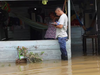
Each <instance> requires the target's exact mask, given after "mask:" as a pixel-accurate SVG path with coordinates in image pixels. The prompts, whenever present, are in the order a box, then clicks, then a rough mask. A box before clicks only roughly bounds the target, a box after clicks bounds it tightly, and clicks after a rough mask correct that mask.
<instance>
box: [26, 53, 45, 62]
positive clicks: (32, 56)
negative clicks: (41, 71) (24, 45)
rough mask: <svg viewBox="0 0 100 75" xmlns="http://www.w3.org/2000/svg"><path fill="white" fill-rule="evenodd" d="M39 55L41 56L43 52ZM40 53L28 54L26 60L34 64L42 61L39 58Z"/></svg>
mask: <svg viewBox="0 0 100 75" xmlns="http://www.w3.org/2000/svg"><path fill="white" fill-rule="evenodd" d="M41 53H42V54H43V53H44V52H41ZM41 53H40V54H38V53H35V54H34V53H33V52H30V53H28V55H27V58H28V60H29V62H31V63H36V62H41V61H43V59H42V58H40V55H41Z"/></svg>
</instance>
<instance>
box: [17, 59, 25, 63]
mask: <svg viewBox="0 0 100 75" xmlns="http://www.w3.org/2000/svg"><path fill="white" fill-rule="evenodd" d="M16 63H27V59H26V58H24V59H17V60H16Z"/></svg>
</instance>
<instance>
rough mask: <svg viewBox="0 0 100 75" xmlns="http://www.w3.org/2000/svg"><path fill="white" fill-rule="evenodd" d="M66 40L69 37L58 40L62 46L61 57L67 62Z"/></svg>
mask: <svg viewBox="0 0 100 75" xmlns="http://www.w3.org/2000/svg"><path fill="white" fill-rule="evenodd" d="M66 40H67V37H63V38H60V37H59V38H58V41H59V44H60V50H61V53H62V54H61V57H62V59H63V60H67V59H68V58H67V51H66Z"/></svg>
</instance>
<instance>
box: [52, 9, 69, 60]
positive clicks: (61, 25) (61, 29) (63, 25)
mask: <svg viewBox="0 0 100 75" xmlns="http://www.w3.org/2000/svg"><path fill="white" fill-rule="evenodd" d="M55 13H56V15H57V16H60V18H59V20H58V22H54V24H53V25H54V26H55V27H56V38H58V42H59V44H60V50H61V59H62V60H68V57H67V50H66V40H67V37H68V35H67V22H68V18H67V15H66V14H65V13H64V12H63V11H62V9H61V8H59V7H58V8H56V10H55Z"/></svg>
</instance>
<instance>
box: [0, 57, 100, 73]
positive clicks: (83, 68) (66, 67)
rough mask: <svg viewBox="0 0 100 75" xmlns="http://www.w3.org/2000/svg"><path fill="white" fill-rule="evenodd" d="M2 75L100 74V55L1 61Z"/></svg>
mask: <svg viewBox="0 0 100 75" xmlns="http://www.w3.org/2000/svg"><path fill="white" fill-rule="evenodd" d="M9 64H10V66H9ZM2 65H4V66H2ZM0 75H100V57H99V56H85V57H84V56H81V57H76V58H75V57H74V58H72V60H69V61H60V60H49V61H44V62H41V63H34V64H15V63H0Z"/></svg>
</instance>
